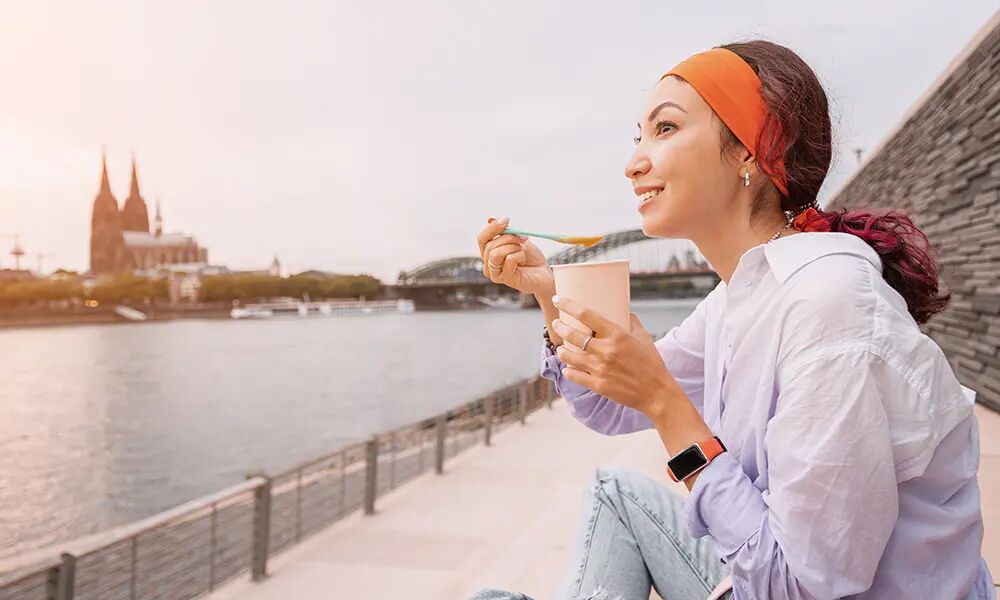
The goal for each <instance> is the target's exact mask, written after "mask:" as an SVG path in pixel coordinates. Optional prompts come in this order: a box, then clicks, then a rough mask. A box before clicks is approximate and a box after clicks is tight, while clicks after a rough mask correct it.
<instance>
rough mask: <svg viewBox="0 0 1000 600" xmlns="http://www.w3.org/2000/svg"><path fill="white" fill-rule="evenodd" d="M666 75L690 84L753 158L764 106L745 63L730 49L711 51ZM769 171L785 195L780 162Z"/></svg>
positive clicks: (753, 75) (687, 61)
mask: <svg viewBox="0 0 1000 600" xmlns="http://www.w3.org/2000/svg"><path fill="white" fill-rule="evenodd" d="M667 75H677V76H678V77H680V78H682V79H683V80H684V81H687V82H688V83H689V84H691V87H693V88H694V89H695V91H697V92H698V94H699V95H700V96H701V97H702V98H703V99H704V100H705V102H708V105H709V106H711V107H712V110H714V111H715V114H717V115H719V118H720V119H722V122H723V123H725V124H726V126H727V127H729V130H730V131H732V132H733V135H735V136H736V138H737V139H738V140H740V142H742V143H743V145H744V146H746V147H747V150H749V151H750V153H751V154H753V156H755V157H756V156H757V138H758V135H759V134H760V128H761V127H762V126H763V124H764V117H765V115H766V114H767V107H765V106H764V99H763V98H762V97H761V95H760V79H759V78H758V77H757V74H756V73H754V70H753V69H752V68H750V65H748V64H747V63H746V61H744V60H743V59H742V58H740V56H739V55H738V54H736V53H735V52H732V51H731V50H726V49H725V48H713V49H711V50H709V51H707V52H702V53H700V54H695V55H694V56H691V57H690V58H688V59H687V60H684V61H681V63H680V64H678V65H677V66H676V67H674V68H673V69H670V70H669V71H667V72H666V73H664V74H663V77H666V76H667ZM663 77H660V79H661V80H662V79H663ZM773 170H774V172H775V175H774V176H773V177H771V179H772V180H773V181H774V184H775V185H776V186H778V189H779V190H781V193H782V194H784V195H785V196H788V187H787V186H786V185H785V181H784V174H785V165H784V163H783V162H780V161H779V162H778V164H776V165H774V166H773Z"/></svg>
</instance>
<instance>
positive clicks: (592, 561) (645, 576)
mask: <svg viewBox="0 0 1000 600" xmlns="http://www.w3.org/2000/svg"><path fill="white" fill-rule="evenodd" d="M683 506H684V502H683V500H682V499H681V498H679V497H678V496H676V495H675V494H673V493H671V492H670V491H669V490H668V489H667V488H666V487H664V486H663V485H661V484H659V483H657V482H656V481H653V480H652V479H650V478H648V477H646V476H644V475H641V474H639V473H636V472H634V471H629V470H625V469H598V470H597V472H596V473H595V475H594V481H593V484H592V485H591V486H590V488H589V489H588V493H587V498H586V500H585V501H584V508H583V510H584V512H583V516H584V518H582V519H581V520H580V526H579V529H578V531H577V537H576V545H575V547H574V550H573V559H572V563H571V567H572V569H571V571H570V572H569V573H568V574H567V577H566V580H565V581H564V582H563V583H562V585H561V586H560V588H559V589H558V590H557V591H556V598H557V599H558V600H649V594H650V588H651V587H652V588H655V589H656V593H657V594H659V595H660V597H661V598H663V600H705V599H706V598H707V597H708V595H709V594H710V593H711V591H712V590H713V589H714V588H715V586H716V585H718V583H719V582H720V581H722V580H723V579H724V578H725V577H726V576H727V575H728V574H729V570H728V568H727V567H726V566H725V565H724V564H722V562H721V561H720V560H719V558H718V556H717V555H716V553H715V548H714V546H713V544H712V541H711V540H710V539H709V538H707V537H705V538H697V539H696V538H693V537H691V536H690V535H688V533H687V531H686V529H685V528H684V523H683V519H684V511H683ZM731 593H732V592H727V593H726V594H725V595H724V596H723V598H729V597H730V594H731ZM471 600H531V598H529V597H528V596H525V595H524V594H518V593H513V592H504V591H500V590H493V589H485V590H481V591H480V592H478V593H477V594H476V595H475V596H473V597H472V599H471Z"/></svg>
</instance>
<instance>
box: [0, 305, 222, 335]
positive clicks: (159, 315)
mask: <svg viewBox="0 0 1000 600" xmlns="http://www.w3.org/2000/svg"><path fill="white" fill-rule="evenodd" d="M131 308H134V309H136V310H138V311H141V312H142V313H143V314H145V315H146V318H147V321H146V322H151V321H152V322H156V321H172V320H176V319H228V318H230V317H229V311H230V308H231V306H230V305H228V304H226V303H218V304H197V305H185V306H142V305H138V306H132V307H131ZM109 323H135V321H130V320H128V319H126V318H124V317H122V316H121V315H119V314H117V313H116V312H115V311H114V307H112V306H107V307H104V306H100V307H96V308H88V307H82V306H81V307H69V308H65V309H52V308H44V309H42V308H13V309H0V329H14V328H25V327H52V326H57V325H105V324H109Z"/></svg>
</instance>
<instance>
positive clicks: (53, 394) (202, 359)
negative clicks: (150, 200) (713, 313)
mask: <svg viewBox="0 0 1000 600" xmlns="http://www.w3.org/2000/svg"><path fill="white" fill-rule="evenodd" d="M695 304H697V299H694V300H692V299H687V300H641V301H635V302H633V312H635V313H636V314H637V315H638V316H639V318H640V319H641V320H642V322H643V323H644V324H645V325H646V327H647V329H649V330H650V331H651V332H653V333H654V334H655V333H663V332H665V331H667V330H668V329H669V328H670V327H672V326H674V325H676V324H678V323H680V322H681V320H683V318H684V317H685V316H687V315H688V314H689V313H690V312H691V310H693V308H694V306H695ZM541 328H542V319H541V313H540V312H539V311H537V310H525V311H503V310H496V311H455V312H417V313H412V314H385V315H359V316H340V317H307V318H296V317H289V318H276V319H272V320H258V321H226V320H190V321H171V322H160V323H142V324H128V325H88V326H64V327H51V328H37V329H14V330H6V331H0V557H6V556H11V555H14V554H17V553H19V552H22V551H26V550H29V549H33V548H38V547H41V546H45V545H48V544H51V543H54V542H58V541H61V540H66V539H69V538H73V537H77V536H81V535H86V534H90V533H95V532H98V531H101V530H104V529H107V528H109V527H112V526H115V525H120V524H123V523H127V522H130V521H134V520H137V519H140V518H143V517H146V516H149V515H151V514H154V513H156V512H158V511H161V510H164V509H166V508H169V507H171V506H175V505H177V504H180V503H182V502H185V501H188V500H192V499H194V498H197V497H199V496H202V495H205V494H209V493H212V492H215V491H217V490H220V489H222V488H224V487H227V486H229V485H232V484H235V483H238V482H240V481H241V480H242V479H243V478H244V475H245V474H246V473H248V472H251V471H257V470H265V471H272V472H274V471H278V470H283V469H285V468H288V467H290V466H292V465H294V464H296V463H298V462H301V461H304V460H307V459H309V458H312V457H315V456H318V455H321V454H325V453H327V452H330V451H332V450H335V449H336V448H337V447H339V446H342V445H344V444H347V443H350V442H355V441H358V440H361V439H364V438H366V437H368V436H369V435H370V434H372V433H376V432H380V431H385V430H388V429H392V428H395V427H397V426H400V425H404V424H407V423H411V422H413V421H417V420H420V419H423V418H426V417H429V416H432V415H434V414H437V413H438V412H441V411H443V410H446V409H448V408H452V407H455V406H458V405H460V404H463V403H465V402H468V401H470V400H473V399H475V398H478V397H481V396H483V395H485V394H487V393H489V392H491V391H493V390H495V389H497V388H500V387H502V386H504V385H506V384H508V383H511V382H513V381H515V380H517V379H521V378H524V377H529V376H532V375H533V374H535V373H537V372H538V365H539V363H538V359H539V355H540V348H541Z"/></svg>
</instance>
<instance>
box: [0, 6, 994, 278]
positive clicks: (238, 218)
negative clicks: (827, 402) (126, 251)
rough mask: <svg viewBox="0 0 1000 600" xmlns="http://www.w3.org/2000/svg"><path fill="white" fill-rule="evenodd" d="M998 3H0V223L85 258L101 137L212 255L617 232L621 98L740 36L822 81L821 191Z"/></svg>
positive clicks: (62, 257)
mask: <svg viewBox="0 0 1000 600" xmlns="http://www.w3.org/2000/svg"><path fill="white" fill-rule="evenodd" d="M998 8H1000V5H998V3H997V1H996V0H992V1H984V0H963V1H962V2H960V3H959V2H945V1H935V2H914V1H912V0H909V1H892V2H884V1H878V0H864V1H860V0H845V1H842V2H838V3H836V4H835V5H834V4H831V3H825V2H824V3H819V2H815V3H804V2H801V1H799V2H792V1H788V2H768V1H759V2H755V3H753V4H747V3H741V4H737V3H735V2H728V1H723V2H718V3H711V4H709V3H704V2H684V3H681V2H667V1H651V0H641V1H640V0H621V1H619V2H613V3H612V2H593V1H583V0H581V1H578V2H566V1H561V2H555V1H553V0H530V1H529V0H508V1H505V2H496V1H492V2H484V1H480V0H463V1H462V2H457V1H451V2H444V1H441V0H423V1H421V2H412V1H409V0H384V1H382V2H360V1H343V0H324V1H316V2H312V1H300V2H258V1H252V0H239V1H212V2H204V1H203V0H201V1H195V0H173V1H171V2H155V3H154V2H144V1H137V0H129V1H125V0H121V1H104V0H88V1H87V2H78V1H69V0H67V1H64V2H54V1H44V0H40V1H35V2H15V1H12V0H0V14H2V15H3V18H2V19H0V235H10V234H13V233H18V234H20V241H21V245H22V246H23V247H24V249H25V251H26V252H27V254H28V257H27V261H26V263H25V264H26V266H28V267H30V268H36V267H37V262H38V261H37V255H38V254H42V255H43V268H44V270H46V271H48V270H51V269H53V268H55V267H63V268H70V269H75V270H85V269H86V268H87V266H88V261H89V236H90V213H91V206H92V202H93V198H94V195H95V194H96V192H97V189H98V183H99V175H100V161H101V151H102V148H105V149H106V151H107V155H108V164H109V172H110V176H111V185H112V189H113V191H114V193H115V195H116V196H117V197H118V200H119V202H120V203H123V202H124V199H125V196H126V195H127V194H128V186H129V175H130V168H131V167H130V159H131V156H132V155H133V153H134V155H135V157H136V159H137V161H138V169H139V179H140V184H141V187H142V191H143V194H144V196H145V197H146V200H147V203H148V204H149V206H150V211H151V212H152V211H153V207H154V205H155V202H156V200H157V199H159V200H160V202H161V203H162V207H163V218H164V224H165V229H166V230H167V231H182V232H186V233H189V234H193V235H195V236H196V237H197V239H198V240H199V242H200V243H201V244H203V245H205V246H207V247H208V249H209V258H210V262H212V263H213V264H223V265H227V266H229V267H230V268H233V269H250V268H265V267H266V266H267V265H269V264H270V262H271V259H272V257H273V256H274V255H275V254H276V255H277V256H278V257H279V259H280V260H281V262H282V263H283V265H284V267H285V269H286V270H288V271H290V272H296V271H301V270H305V269H311V268H315V269H321V270H325V271H333V272H338V273H368V274H372V275H375V276H376V277H380V278H382V279H383V280H385V281H387V282H394V281H395V278H396V276H397V274H398V273H399V271H401V270H406V269H412V268H415V267H417V266H420V265H421V264H424V263H426V262H428V261H431V260H435V259H439V258H445V257H450V256H469V255H475V254H476V252H477V249H476V243H475V236H476V233H477V232H478V230H479V229H480V228H481V227H482V226H483V225H484V224H485V221H486V218H487V217H488V216H504V215H507V216H510V218H511V224H512V226H515V227H522V228H525V229H531V230H536V231H554V232H558V233H566V234H579V235H584V234H593V233H607V232H611V231H618V230H623V229H632V228H637V227H639V214H638V213H637V212H636V210H635V204H636V203H635V199H634V196H633V195H632V192H631V185H630V183H629V181H628V180H627V179H626V178H625V177H624V176H623V174H622V172H623V168H624V165H625V161H626V160H627V159H628V156H629V155H630V153H631V152H632V149H633V146H632V137H633V136H634V135H635V123H636V121H637V120H638V115H639V111H640V109H641V108H642V106H643V104H644V101H645V96H646V95H647V94H648V92H649V91H650V90H651V89H652V86H653V85H654V84H655V82H656V80H657V79H658V78H659V76H660V75H661V74H662V72H664V71H666V70H667V69H668V68H670V67H671V66H673V65H674V64H676V63H677V62H679V61H680V60H683V59H684V58H686V57H687V56H689V55H691V54H694V53H696V52H700V51H703V50H707V49H709V48H711V47H713V46H716V45H718V44H722V43H726V42H732V41H737V40H742V39H751V38H764V39H768V40H771V41H774V42H777V43H781V44H784V45H786V46H788V47H790V48H792V49H793V50H795V51H796V52H798V53H799V55H800V56H802V57H803V58H804V59H805V60H806V62H807V63H809V64H810V65H811V66H812V67H813V69H814V70H815V71H816V72H817V74H818V76H819V78H820V80H821V82H822V83H823V84H824V86H825V87H826V89H827V92H828V94H829V96H830V100H831V104H832V118H833V121H834V135H835V144H836V155H835V157H834V166H833V168H832V170H831V173H830V176H829V177H828V178H827V181H826V183H825V184H824V187H823V189H822V190H821V192H820V200H821V202H822V201H823V199H824V198H825V197H826V196H828V195H829V194H830V193H831V191H836V189H837V188H838V187H839V185H840V184H842V183H843V181H844V180H845V178H846V177H848V176H849V175H850V174H851V172H852V171H853V169H855V168H856V166H857V160H856V157H855V155H854V148H874V147H875V146H876V145H877V144H878V143H879V142H880V141H881V140H882V139H883V137H884V136H886V135H887V134H888V133H889V132H891V131H892V130H893V128H894V127H895V126H896V125H897V124H898V122H899V120H900V118H901V117H902V115H903V113H904V112H905V111H906V110H907V109H908V108H909V107H910V106H911V104H912V103H913V102H914V101H915V100H916V99H917V98H918V97H919V96H920V95H921V94H922V93H923V92H924V91H925V90H926V89H927V88H928V86H930V85H931V84H932V83H933V81H934V80H935V79H936V78H937V77H938V75H939V74H940V73H941V72H942V71H943V70H944V69H945V68H946V67H947V65H948V64H949V63H950V62H951V60H952V59H953V58H954V57H955V55H957V54H958V53H959V52H960V50H961V49H962V48H963V47H964V46H965V45H966V44H967V43H968V41H969V40H970V39H971V38H972V37H973V36H974V35H975V33H976V32H977V31H978V30H979V29H980V27H982V26H983V25H984V24H985V23H986V22H987V21H988V20H989V18H990V17H991V16H992V15H993V14H994V13H995V12H996V11H997V9H998ZM151 216H152V215H151ZM11 241H12V240H10V239H5V238H0V250H3V251H4V252H6V249H7V248H8V247H9V246H10V244H11ZM678 243H679V244H680V243H682V242H678ZM540 245H541V246H542V248H543V250H545V251H546V252H547V253H551V252H553V251H555V250H556V249H557V248H556V246H555V245H554V244H548V243H547V242H543V243H542V244H540ZM0 265H2V266H4V267H8V268H9V267H12V266H13V259H12V258H11V257H9V256H7V255H6V254H4V255H3V256H0Z"/></svg>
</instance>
